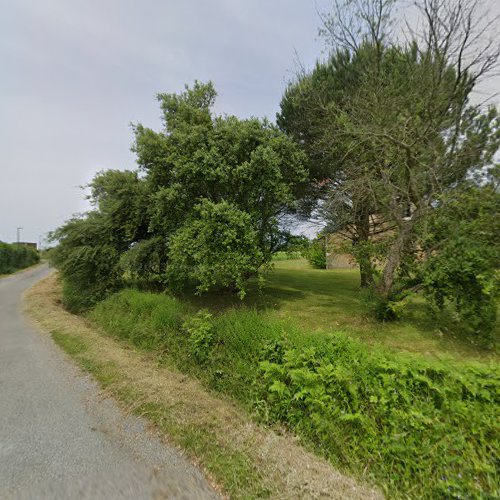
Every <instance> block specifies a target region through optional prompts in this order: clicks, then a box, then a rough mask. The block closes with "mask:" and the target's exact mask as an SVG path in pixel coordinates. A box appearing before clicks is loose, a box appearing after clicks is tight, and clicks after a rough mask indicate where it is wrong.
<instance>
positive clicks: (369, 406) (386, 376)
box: [89, 290, 500, 498]
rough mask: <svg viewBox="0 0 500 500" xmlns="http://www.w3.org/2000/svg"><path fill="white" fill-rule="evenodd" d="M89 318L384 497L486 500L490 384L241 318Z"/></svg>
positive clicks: (117, 307)
mask: <svg viewBox="0 0 500 500" xmlns="http://www.w3.org/2000/svg"><path fill="white" fill-rule="evenodd" d="M89 317H90V319H91V320H92V321H93V322H95V324H98V325H99V326H100V327H101V328H102V329H103V330H104V331H106V332H107V333H108V334H109V335H110V336H113V337H115V338H118V339H122V340H126V341H127V342H129V343H130V344H131V345H134V346H136V347H138V348H140V349H142V350H144V351H146V352H155V353H158V354H160V355H161V356H162V359H163V360H164V361H165V363H167V364H170V363H175V365H176V367H177V368H179V369H180V370H182V371H183V372H186V373H189V374H190V375H194V376H196V377H197V378H199V379H200V380H202V381H203V382H204V383H205V385H206V386H207V387H210V388H211V389H215V390H217V391H219V392H220V393H222V394H225V395H228V396H231V397H232V398H234V399H235V400H237V401H239V402H240V403H241V405H242V406H243V407H245V408H246V409H247V410H248V411H250V412H257V413H258V414H259V416H260V418H261V419H263V420H264V421H266V422H269V423H272V424H284V425H285V426H286V427H287V428H288V429H290V430H291V431H293V432H294V433H296V434H297V435H299V436H301V438H302V439H303V440H304V441H305V442H307V443H308V444H309V445H310V446H311V447H313V448H314V450H315V451H316V452H317V453H318V454H320V455H323V456H325V457H327V458H328V459H329V460H330V461H331V462H332V463H333V464H334V465H335V466H336V467H338V468H341V469H342V470H345V471H349V472H350V473H351V474H355V475H357V476H358V477H363V476H365V477H366V475H368V477H369V478H370V479H371V480H374V481H377V482H378V483H379V484H380V486H381V487H382V488H384V489H385V490H386V491H387V493H388V494H389V495H390V496H391V497H402V498H405V497H410V498H469V497H484V498H489V497H492V498H493V497H495V496H496V495H498V494H499V493H500V491H498V479H499V478H498V470H497V465H498V464H497V457H498V452H499V449H500V443H499V435H500V432H499V431H500V429H499V422H500V418H499V417H500V413H499V408H500V406H499V403H500V399H499V394H500V373H499V370H498V365H497V364H495V363H490V364H488V363H478V362H463V363H461V364H460V365H457V364H449V363H445V362H442V361H437V360H432V359H430V360H425V359H422V358H421V357H415V356H412V355H409V354H394V353H392V352H389V351H387V350H385V349H381V348H374V347H371V348H367V346H366V344H363V343H360V342H359V341H354V340H352V339H351V338H349V337H348V336H346V335H345V334H338V333H329V334H328V333H323V332H306V331H304V330H303V329H302V328H301V327H300V326H297V325H296V324H294V323H292V322H289V321H283V320H279V319H276V318H274V319H272V318H269V317H268V316H267V315H266V314H262V313H259V312H258V311H256V310H253V309H249V308H241V307H239V308H233V309H229V310H225V311H223V312H221V313H219V314H217V315H213V314H211V313H209V312H208V311H206V310H205V311H198V312H196V309H195V308H194V306H193V305H192V304H189V303H186V302H182V301H180V300H178V299H175V298H173V297H169V296H166V295H161V294H152V293H145V292H139V291H136V290H124V291H122V292H120V293H117V294H115V295H113V296H111V297H109V298H108V299H106V300H105V301H103V302H101V303H99V304H98V305H97V307H96V308H95V309H94V310H93V311H92V312H91V313H90V315H89Z"/></svg>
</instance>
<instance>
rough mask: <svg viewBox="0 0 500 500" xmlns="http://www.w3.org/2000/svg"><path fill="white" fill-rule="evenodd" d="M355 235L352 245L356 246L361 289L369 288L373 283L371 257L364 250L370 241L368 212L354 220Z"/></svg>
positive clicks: (366, 250)
mask: <svg viewBox="0 0 500 500" xmlns="http://www.w3.org/2000/svg"><path fill="white" fill-rule="evenodd" d="M356 235H357V238H356V240H355V242H353V243H354V245H355V246H358V248H357V251H356V260H357V261H358V264H359V274H360V279H361V288H369V287H371V286H372V285H373V283H374V278H373V274H374V273H373V265H372V262H371V255H370V252H369V251H368V249H367V248H366V245H367V243H368V242H369V241H370V214H369V212H368V211H363V212H362V213H360V214H359V215H358V217H357V218H356Z"/></svg>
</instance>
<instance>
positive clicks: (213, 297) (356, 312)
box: [183, 259, 500, 362]
mask: <svg viewBox="0 0 500 500" xmlns="http://www.w3.org/2000/svg"><path fill="white" fill-rule="evenodd" d="M183 299H184V301H187V302H190V303H191V304H192V305H193V306H195V307H196V308H207V309H209V310H215V311H221V310H224V309H229V308H242V307H250V308H255V309H256V310H258V311H259V312H260V313H261V314H264V315H266V317H268V318H281V319H286V320H288V319H291V320H293V321H294V322H297V324H298V325H299V326H300V327H302V328H303V329H304V330H305V331H309V332H323V333H327V332H331V331H342V332H345V333H346V334H347V335H349V336H350V337H352V338H355V339H358V340H361V341H363V342H365V343H368V344H370V345H382V346H384V347H388V348H390V349H393V350H395V351H405V352H411V353H416V354H419V355H422V356H424V357H425V358H436V359H441V360H446V361H452V360H455V361H458V362H461V361H467V360H479V361H494V360H498V356H497V354H496V353H495V352H490V351H485V350H483V349H481V348H479V347H477V346H475V345H474V344H473V343H471V341H470V339H469V338H467V337H465V336H464V335H463V334H462V333H461V332H460V329H459V328H458V326H457V325H456V324H454V323H453V321H452V319H451V318H449V317H446V316H443V317H441V318H440V319H439V320H438V319H436V318H433V317H432V316H431V315H430V314H429V311H428V309H427V307H426V305H425V303H424V301H423V299H422V298H421V297H418V296H417V297H413V298H412V299H411V300H410V301H409V302H408V304H407V305H406V307H405V310H404V313H403V317H402V318H401V320H399V321H396V322H391V323H380V322H378V321H376V320H374V319H372V318H370V317H369V316H368V314H367V313H366V305H365V304H364V302H363V298H362V297H361V296H360V293H359V273H358V271H357V270H355V269H334V270H323V269H313V268H312V267H311V266H310V265H309V264H308V263H307V261H306V260H304V259H296V260H283V261H276V262H275V263H274V270H273V271H272V272H270V273H269V274H268V275H267V277H266V284H265V285H264V287H263V289H262V290H260V291H259V290H258V287H257V285H256V283H253V284H252V285H251V287H250V290H249V293H248V294H247V296H246V297H245V300H244V301H243V302H242V301H240V300H239V299H238V298H236V297H234V296H231V295H229V294H221V293H212V294H208V295H204V296H201V297H197V296H188V295H186V296H184V297H183ZM497 337H500V332H498V335H497Z"/></svg>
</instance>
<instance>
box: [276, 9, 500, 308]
mask: <svg viewBox="0 0 500 500" xmlns="http://www.w3.org/2000/svg"><path fill="white" fill-rule="evenodd" d="M394 4H395V2H393V1H390V0H348V1H337V2H335V6H336V10H335V15H334V14H331V15H327V16H325V17H324V30H323V33H324V34H325V35H326V36H327V37H328V39H329V41H330V42H331V43H332V50H333V56H332V57H331V58H330V61H329V62H328V63H327V64H326V65H324V64H323V65H319V66H318V67H317V68H316V70H315V71H314V72H313V73H312V74H311V75H305V76H304V75H303V76H299V78H298V81H297V82H294V83H292V85H291V87H290V88H289V89H288V91H287V92H288V93H287V94H285V97H284V102H283V104H282V118H281V122H282V123H283V122H284V121H287V122H288V123H290V122H291V123H292V125H293V127H294V128H295V130H298V133H297V132H296V133H295V136H296V137H297V138H298V139H299V141H300V142H301V143H302V144H304V145H307V144H309V145H310V149H314V150H315V152H314V155H311V154H310V153H309V158H310V161H311V162H313V163H314V162H315V161H316V159H317V158H318V157H319V158H321V161H320V162H319V167H318V168H317V170H318V172H320V173H322V175H323V176H324V177H323V179H324V181H323V185H327V186H329V187H330V189H328V190H327V195H326V196H325V195H323V196H322V198H321V199H322V200H324V201H323V203H325V201H329V200H331V201H332V202H331V203H330V204H328V208H329V209H330V210H331V212H330V217H331V218H332V219H333V222H334V224H336V225H337V226H340V228H345V227H348V226H349V225H351V226H354V228H355V233H354V238H353V241H356V238H358V241H359V236H360V235H362V238H361V241H362V242H363V243H364V242H369V241H370V239H372V240H373V234H368V237H367V236H366V234H364V235H363V230H362V228H363V224H362V223H358V221H357V219H358V218H359V217H360V214H363V216H362V217H361V219H362V220H364V224H365V227H368V228H370V225H369V224H367V220H369V219H370V217H371V216H372V215H373V214H376V215H377V220H378V221H381V223H382V224H383V225H384V226H385V227H387V226H389V227H390V228H391V236H390V237H388V238H387V241H386V245H385V256H384V260H383V269H382V272H381V278H380V280H378V281H377V282H376V284H375V285H376V288H377V290H378V293H379V294H380V295H381V296H382V297H384V298H385V299H386V300H391V299H392V298H394V296H395V294H396V293H397V291H398V288H399V287H398V284H397V280H398V277H400V276H401V273H403V272H404V270H405V266H404V262H405V260H406V259H407V258H411V257H413V258H415V257H416V256H417V253H418V242H417V241H416V240H417V234H418V227H419V224H420V223H421V221H422V220H424V219H425V218H426V217H427V215H428V214H429V213H430V212H432V210H433V207H434V206H435V202H436V200H437V198H438V197H439V196H441V195H442V194H443V193H445V192H446V191H448V190H450V189H452V188H454V187H455V186H456V185H457V183H461V182H463V181H464V180H465V179H466V178H467V176H468V175H470V173H471V172H473V171H475V170H480V169H481V168H483V167H484V166H487V165H488V164H491V162H492V160H493V156H494V153H495V151H497V150H498V147H499V132H498V130H499V126H500V121H499V118H498V114H497V111H496V109H495V108H493V107H490V108H489V109H488V110H486V111H485V110H484V109H483V108H482V107H481V106H479V105H473V104H472V103H471V101H470V98H471V93H472V92H473V90H474V88H475V87H476V85H477V84H478V82H480V81H481V80H482V79H483V78H484V77H485V76H486V75H487V74H488V73H489V72H490V71H491V70H492V68H494V67H495V65H496V63H497V61H498V55H499V48H498V44H495V43H494V41H493V40H491V39H485V38H484V37H485V36H486V34H487V31H488V29H489V28H490V27H491V24H490V23H489V21H486V24H481V19H480V18H478V16H479V10H478V9H479V3H478V2H465V1H462V0H418V1H417V7H418V8H419V9H420V12H421V15H422V19H423V23H424V26H425V28H424V29H423V30H422V31H419V32H417V33H414V32H411V30H409V29H408V28H406V29H405V28H403V32H404V35H405V37H406V39H407V41H404V42H401V41H398V40H397V39H396V38H395V37H394V36H393V35H392V33H391V27H392V26H393V19H394V16H393V15H392V8H393V6H394ZM359 68H361V71H360V70H359ZM328 71H330V74H334V75H335V77H330V79H327V78H325V77H323V78H321V75H324V74H326V73H328ZM318 81H319V82H320V83H319V84H318V83H317V82H318ZM322 82H323V83H322ZM325 82H326V83H325ZM328 82H335V83H336V84H337V88H340V89H342V88H343V87H344V88H345V87H346V83H347V82H354V85H351V86H350V87H349V92H343V91H342V90H336V91H334V92H333V91H330V90H329V87H328ZM342 84H343V85H342ZM325 89H326V90H325ZM301 93H302V94H303V93H306V98H304V97H303V96H301V97H300V98H299V99H298V102H299V104H300V105H299V106H298V108H296V109H294V99H295V96H296V95H297V94H298V95H301ZM290 102H291V103H292V104H290ZM295 102H297V101H295ZM304 108H306V109H308V111H303V110H304ZM290 109H292V111H293V112H291V111H290ZM301 115H302V116H303V117H304V123H302V125H299V126H300V127H302V128H303V129H306V128H308V129H309V130H310V131H311V132H309V133H308V135H302V136H301V130H300V128H298V127H297V125H296V123H297V122H298V123H299V124H300V123H301V119H300V116H301ZM290 117H291V118H292V120H290ZM294 120H295V122H294ZM311 123H313V125H312V126H311ZM306 150H308V149H307V148H306ZM308 152H309V151H308ZM328 161H330V162H331V167H330V169H329V170H328V169H325V164H326V163H327V162H328ZM346 221H347V222H346ZM365 233H366V232H365ZM360 248H361V250H366V252H364V251H362V252H361V257H359V256H357V257H358V261H359V262H360V267H361V269H362V272H363V260H365V262H366V261H367V262H368V263H367V264H366V268H365V269H364V271H365V273H368V274H369V273H370V269H371V264H372V261H373V257H374V256H373V253H372V250H371V249H372V248H373V246H372V245H369V244H366V245H361V247H360ZM355 255H356V253H355ZM368 282H369V279H368V280H365V283H368Z"/></svg>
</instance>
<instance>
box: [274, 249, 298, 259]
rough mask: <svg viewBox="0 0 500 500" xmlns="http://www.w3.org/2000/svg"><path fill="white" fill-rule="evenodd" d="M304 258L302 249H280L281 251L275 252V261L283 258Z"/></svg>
mask: <svg viewBox="0 0 500 500" xmlns="http://www.w3.org/2000/svg"><path fill="white" fill-rule="evenodd" d="M300 258H302V251H294V252H290V251H283V250H280V251H279V252H276V253H274V254H273V261H274V262H279V261H283V260H296V259H300Z"/></svg>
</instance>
